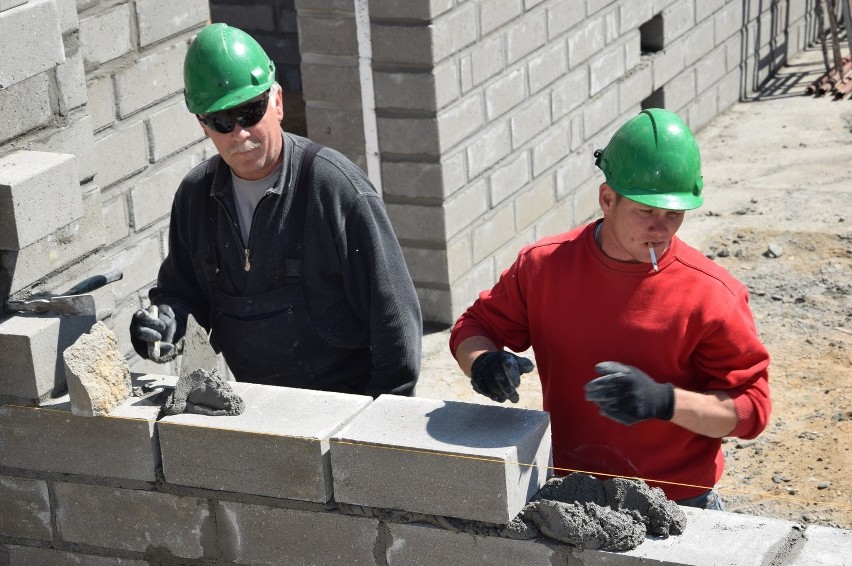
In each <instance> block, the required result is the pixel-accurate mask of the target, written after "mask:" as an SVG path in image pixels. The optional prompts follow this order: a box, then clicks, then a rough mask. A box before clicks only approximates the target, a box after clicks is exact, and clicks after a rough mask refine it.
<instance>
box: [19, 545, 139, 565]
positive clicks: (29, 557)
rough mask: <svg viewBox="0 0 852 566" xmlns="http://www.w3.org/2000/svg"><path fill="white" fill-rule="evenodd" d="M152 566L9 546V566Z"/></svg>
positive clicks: (122, 560) (123, 559)
mask: <svg viewBox="0 0 852 566" xmlns="http://www.w3.org/2000/svg"><path fill="white" fill-rule="evenodd" d="M46 564H50V566H81V565H85V566H150V565H151V563H150V562H147V561H145V560H132V559H130V558H115V557H112V556H95V555H93V554H82V553H79V552H63V551H60V550H51V549H49V548H32V547H27V546H9V566H45V565H46Z"/></svg>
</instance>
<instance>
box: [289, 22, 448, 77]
mask: <svg viewBox="0 0 852 566" xmlns="http://www.w3.org/2000/svg"><path fill="white" fill-rule="evenodd" d="M299 21H300V23H301V18H300V19H299ZM370 43H371V46H372V49H373V64H374V65H377V64H378V65H385V64H405V65H412V66H424V65H425V66H431V65H432V64H433V62H434V59H433V57H432V46H433V43H434V39H433V37H432V28H431V26H427V25H422V26H418V25H406V26H394V25H386V24H376V23H371V24H370ZM306 53H307V52H306V51H304V49H303V51H302V56H304V55H305V54H306ZM354 53H357V51H355V52H354Z"/></svg>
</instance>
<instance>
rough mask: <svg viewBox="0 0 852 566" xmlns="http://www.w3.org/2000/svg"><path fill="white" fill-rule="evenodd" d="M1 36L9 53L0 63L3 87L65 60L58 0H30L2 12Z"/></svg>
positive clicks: (0, 20)
mask: <svg viewBox="0 0 852 566" xmlns="http://www.w3.org/2000/svg"><path fill="white" fill-rule="evenodd" d="M0 37H2V38H3V43H4V45H6V46H7V47H9V46H14V55H13V56H11V54H9V53H7V54H6V56H4V57H3V64H2V65H0V89H6V88H9V87H10V86H12V85H15V84H18V83H20V82H21V81H23V80H26V79H28V78H30V77H33V76H35V75H37V74H39V73H42V72H44V71H46V70H48V69H52V68H53V67H55V66H56V65H58V64H59V63H62V62H63V61H65V50H64V48H63V46H62V32H61V31H60V29H59V15H58V14H57V11H56V2H55V0H30V1H29V2H27V3H26V4H25V5H21V6H18V7H17V8H16V9H14V10H4V11H3V12H1V13H0Z"/></svg>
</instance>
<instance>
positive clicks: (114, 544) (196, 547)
mask: <svg viewBox="0 0 852 566" xmlns="http://www.w3.org/2000/svg"><path fill="white" fill-rule="evenodd" d="M87 420H99V419H87ZM54 492H55V495H56V529H57V532H58V533H59V536H60V537H61V538H62V540H64V541H66V542H70V543H78V544H86V545H90V546H99V547H102V548H113V549H117V550H126V551H131V552H150V551H152V545H156V548H157V552H160V553H168V555H170V556H177V557H181V558H201V557H202V556H204V548H203V546H202V540H201V537H202V533H204V532H206V531H207V530H209V529H211V528H214V527H213V525H212V524H211V521H212V517H211V515H210V510H209V505H208V503H207V500H206V499H200V498H197V497H179V496H175V495H169V494H166V493H157V492H153V491H140V490H133V489H120V488H114V487H101V486H95V485H82V484H73V483H61V482H60V483H56V484H54Z"/></svg>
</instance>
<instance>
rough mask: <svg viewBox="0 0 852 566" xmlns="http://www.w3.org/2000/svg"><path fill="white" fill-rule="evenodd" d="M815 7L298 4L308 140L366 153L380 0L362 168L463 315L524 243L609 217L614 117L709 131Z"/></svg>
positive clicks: (715, 0)
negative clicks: (604, 193) (367, 58)
mask: <svg viewBox="0 0 852 566" xmlns="http://www.w3.org/2000/svg"><path fill="white" fill-rule="evenodd" d="M786 4H789V5H788V6H785V5H786ZM805 4H806V3H804V2H781V3H774V2H769V3H767V2H758V1H756V0H746V1H745V2H743V1H741V0H712V1H706V0H642V1H636V0H595V1H583V0H536V1H529V0H527V1H523V0H508V1H503V2H482V1H479V0H459V1H455V2H451V1H440V2H399V1H395V0H371V1H370V2H360V1H358V0H302V1H297V2H296V7H297V9H298V11H299V32H300V36H299V39H300V43H301V49H302V61H303V64H302V71H303V84H304V93H305V99H306V107H307V115H308V133H309V134H310V135H311V136H316V137H317V138H319V140H318V141H321V142H322V143H326V144H328V145H331V146H333V147H338V148H340V149H342V150H343V151H344V153H346V154H347V155H349V156H355V157H356V158H358V157H361V156H363V155H364V154H365V153H366V154H367V155H369V152H368V151H366V150H365V149H364V148H363V146H362V145H358V144H364V143H367V142H368V141H369V126H370V123H369V122H370V120H369V119H368V118H366V116H368V115H369V114H370V113H371V112H372V110H373V109H372V108H370V106H369V104H370V101H369V100H368V99H365V100H366V104H362V103H361V100H362V98H364V97H363V96H362V90H361V87H362V86H364V85H365V83H364V80H363V77H359V74H358V72H357V71H358V67H357V65H356V64H355V53H356V49H358V45H357V43H358V42H357V40H358V39H361V38H363V37H364V36H365V32H364V30H362V29H360V28H359V26H358V18H357V16H358V14H359V8H360V9H361V10H362V11H363V9H364V8H363V7H364V6H365V5H368V9H369V20H370V26H369V30H368V32H367V34H366V35H367V37H368V38H369V44H370V48H371V49H370V52H371V57H372V60H371V62H372V77H371V78H372V83H373V84H372V85H369V86H370V88H372V89H373V90H374V95H373V102H374V114H375V117H374V119H375V122H376V124H377V128H378V133H377V145H378V152H379V156H380V160H381V166H380V170H379V171H378V172H376V171H371V170H368V173H369V175H370V177H371V179H373V180H374V181H379V184H380V185H381V190H382V194H383V197H384V200H385V203H386V205H387V208H388V211H389V213H390V216H391V220H392V221H393V224H394V228H395V230H396V233H397V236H398V237H399V239H400V241H401V243H402V245H403V249H404V252H405V257H406V260H407V262H408V265H409V269H410V271H411V273H412V276H413V278H414V280H415V285H416V287H417V292H418V296H419V298H420V302H421V305H422V307H423V313H424V318H425V319H426V320H429V321H435V322H443V323H451V322H453V321H454V320H455V318H456V317H457V316H458V315H459V314H460V313H461V312H462V310H463V309H464V308H465V307H466V306H467V305H469V304H470V303H471V302H472V301H473V299H475V298H476V295H477V293H478V292H479V291H481V290H482V289H485V288H488V287H490V286H491V285H492V284H493V283H494V282H496V279H497V277H498V275H499V274H500V273H501V271H502V270H504V269H505V268H507V267H508V266H509V265H510V263H511V262H512V261H514V259H515V256H516V254H517V252H518V251H519V250H520V249H521V247H522V246H523V245H524V244H527V243H530V242H532V241H534V240H536V239H538V238H540V237H542V236H545V235H548V234H554V233H558V232H562V231H565V230H567V229H569V228H571V227H573V226H574V225H577V224H579V223H581V222H584V221H586V220H588V219H589V218H591V217H592V216H593V215H595V214H596V213H597V212H598V206H597V188H598V185H599V184H600V182H601V181H602V180H603V176H602V175H601V174H600V172H599V171H597V170H596V169H595V167H594V157H593V151H594V150H595V149H596V148H600V147H602V146H603V145H604V144H605V143H606V141H607V140H608V139H609V137H610V136H611V134H612V133H613V131H614V130H615V128H616V127H617V126H618V125H619V124H621V123H622V122H623V121H624V120H626V119H627V118H629V117H631V116H633V115H634V114H636V113H637V112H638V111H639V110H640V109H641V108H643V107H652V106H664V107H665V108H668V109H670V110H673V111H675V112H678V113H679V114H680V115H681V116H683V118H684V119H685V120H686V122H687V123H688V124H689V125H690V126H691V127H692V128H694V129H699V128H701V127H702V126H703V125H705V124H706V123H707V122H709V121H710V120H711V119H712V118H713V117H714V116H716V115H717V114H718V113H720V112H722V111H724V110H725V109H726V108H728V107H729V106H730V105H731V104H732V103H733V102H735V101H736V100H738V98H739V97H740V96H741V95H746V94H747V93H748V92H749V91H750V90H751V89H752V88H756V87H757V86H759V84H760V83H761V82H763V81H764V80H765V79H766V78H767V77H768V76H769V75H770V74H771V73H772V72H773V71H774V70H776V69H777V68H778V67H779V66H780V65H781V64H783V62H784V61H785V58H786V57H787V56H788V55H790V54H793V53H795V52H797V51H798V50H800V49H802V48H803V47H804V46H805V43H806V40H807V39H812V38H813V37H814V36H813V31H812V30H808V29H806V21H807V20H806V17H805V16H806V10H807V7H806V5H805ZM808 33H810V35H808ZM361 52H362V53H363V52H364V50H363V48H362V49H361ZM347 54H348V56H347ZM365 109H366V110H365ZM362 132H367V136H366V137H365V135H364V134H363V133H362ZM353 144H355V147H353ZM356 162H357V161H356ZM359 164H360V162H359Z"/></svg>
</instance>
